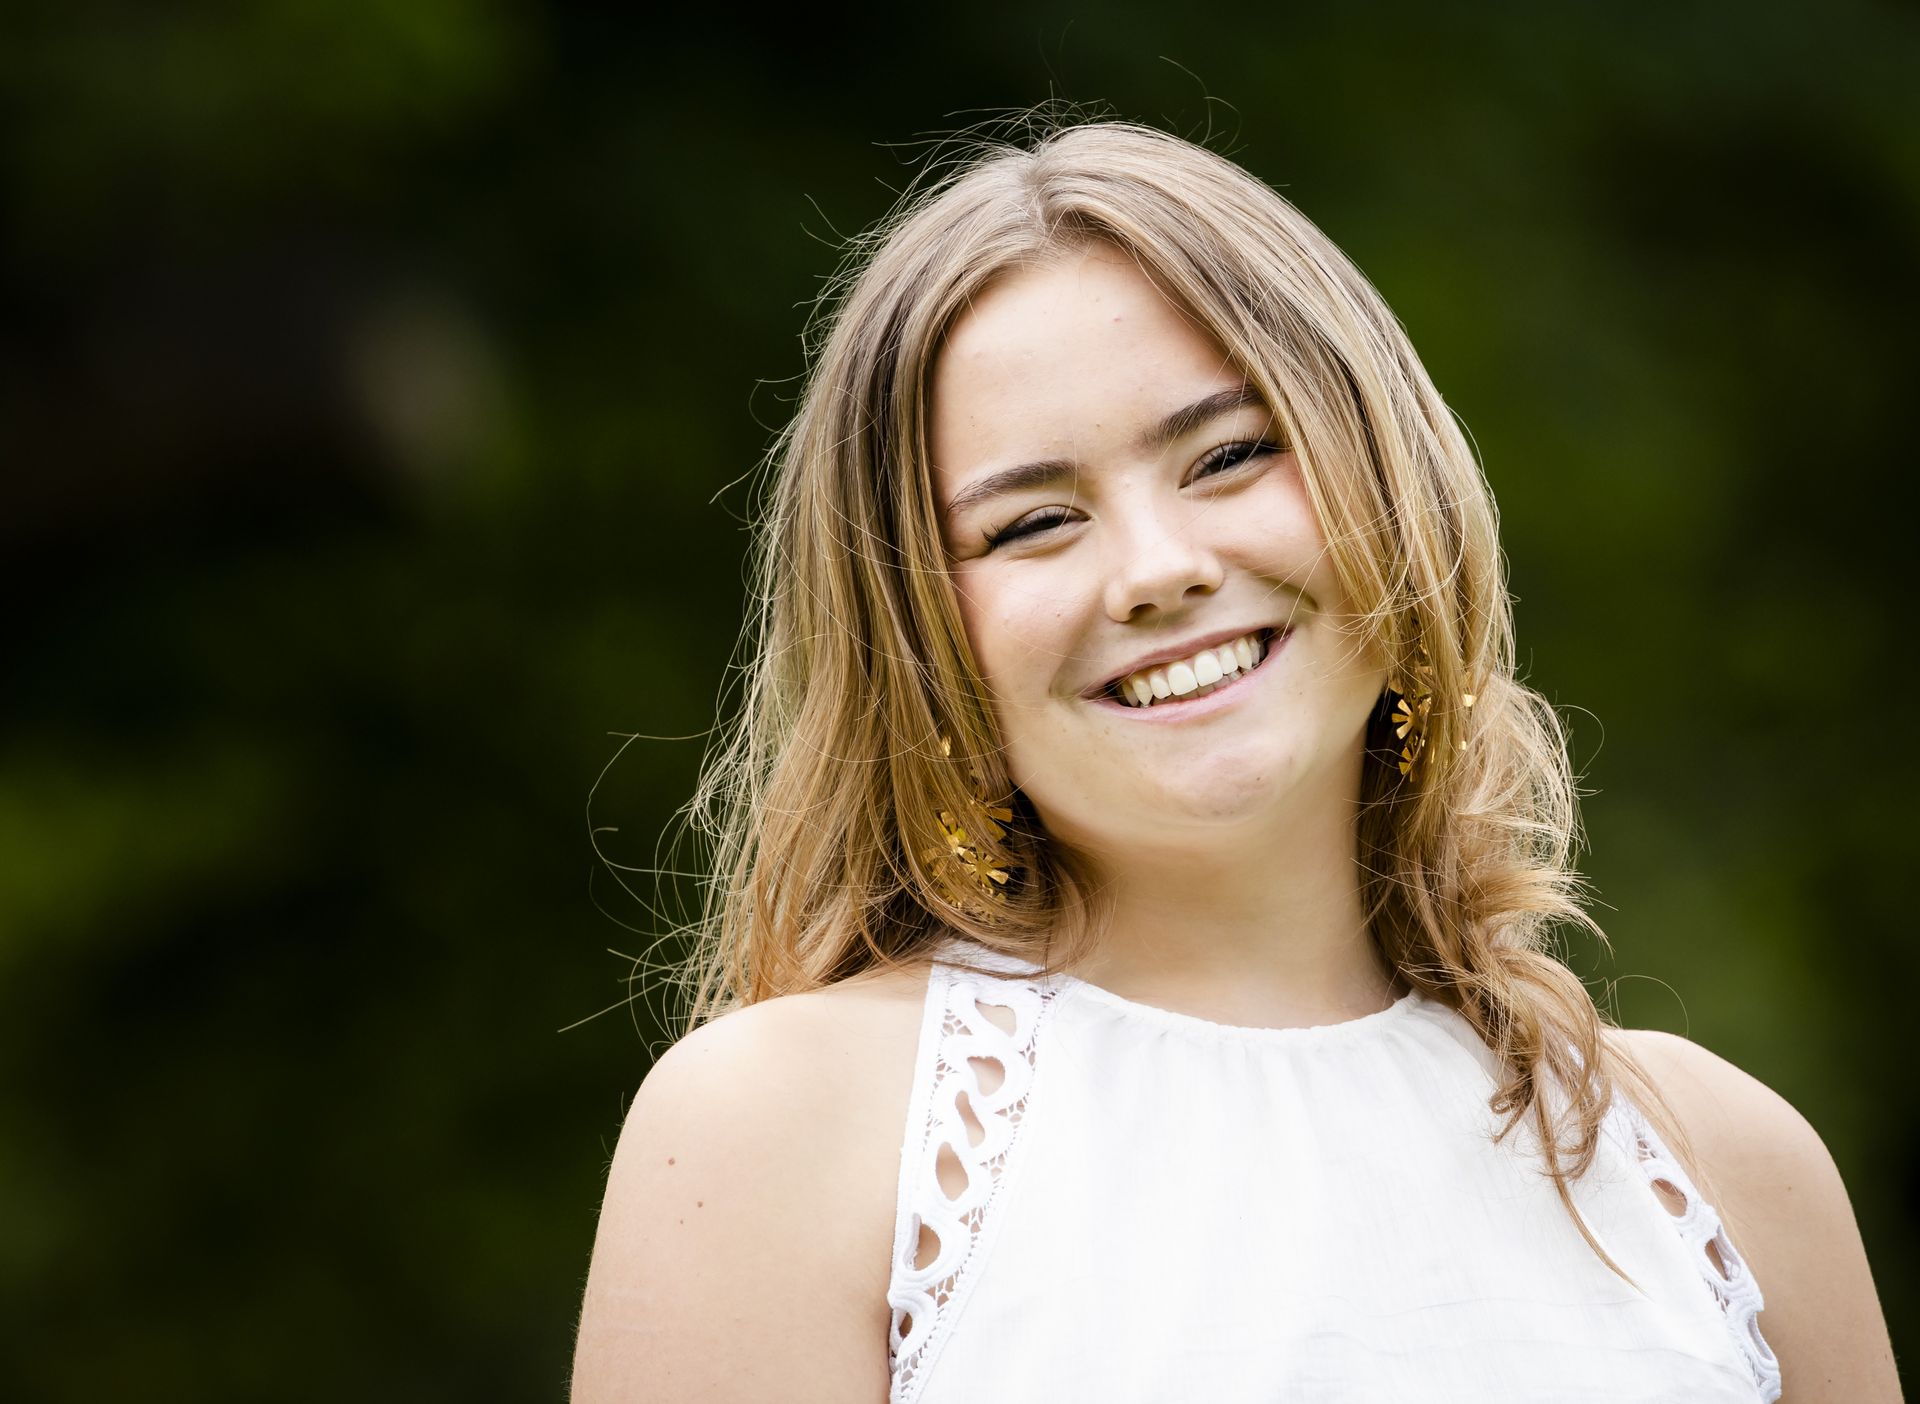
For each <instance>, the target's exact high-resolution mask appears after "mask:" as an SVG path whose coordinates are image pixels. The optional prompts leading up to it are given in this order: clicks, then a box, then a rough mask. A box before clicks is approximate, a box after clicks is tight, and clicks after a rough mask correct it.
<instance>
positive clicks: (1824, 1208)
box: [574, 123, 1897, 1404]
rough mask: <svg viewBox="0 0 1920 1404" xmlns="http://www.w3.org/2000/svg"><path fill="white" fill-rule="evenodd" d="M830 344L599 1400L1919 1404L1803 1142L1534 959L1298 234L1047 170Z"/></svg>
mask: <svg viewBox="0 0 1920 1404" xmlns="http://www.w3.org/2000/svg"><path fill="white" fill-rule="evenodd" d="M824 327H825V333H824V336H822V337H821V338H819V339H818V340H817V341H816V342H815V343H814V345H813V346H812V347H811V348H810V349H811V351H812V358H811V371H810V379H809V384H808V389H807V393H806V396H805V398H804V400H803V402H802V405H801V407H800V411H799V414H798V416H797V417H796V419H795V420H794V422H793V424H792V425H791V426H790V427H789V429H788V431H787V433H786V435H785V437H784V438H783V440H782V442H781V445H780V448H779V453H778V473H777V476H776V479H775V483H776V486H775V491H774V494H773V497H772V501H771V503H770V509H769V512H768V516H767V520H766V524H765V530H764V533H763V537H762V544H763V550H762V554H761V560H760V584H761V592H760V611H759V614H758V616H757V618H756V619H755V620H754V624H753V628H752V630H751V632H750V640H749V642H750V644H751V652H750V654H749V657H750V658H751V660H752V661H751V664H750V669H751V672H750V681H751V686H750V690H749V693H748V696H747V698H746V704H745V708H744V711H743V713H742V715H741V717H740V718H739V720H738V722H737V724H736V726H735V728H734V729H733V731H732V732H731V734H730V737H729V740H728V743H727V744H726V745H725V746H724V747H723V748H722V749H721V750H720V751H718V752H717V753H716V755H715V757H714V759H713V762H712V765H711V768H710V770H709V772H708V775H707V778H706V781H705V785H704V788H703V791H702V794H701V796H700V798H699V808H698V812H699V813H700V814H701V815H702V816H703V817H704V818H706V819H707V820H708V821H709V822H710V824H711V829H712V832H713V833H714V835H715V837H716V839H717V849H718V853H717V862H716V865H715V870H714V875H713V881H712V886H711V888H710V889H709V890H710V894H711V906H710V911H709V916H708V920H707V922H706V924H705V925H704V926H703V928H702V929H701V931H700V932H699V933H698V934H699V936H700V945H699V948H698V951H697V958H696V960H695V963H694V966H693V969H692V971H691V978H692V981H693V983H694V985H695V989H694V998H693V1000H692V1007H691V1009H690V1014H689V1023H690V1029H689V1032H688V1034H687V1036H686V1037H685V1038H683V1039H682V1040H681V1041H680V1042H679V1043H677V1044H676V1045H675V1046H674V1047H673V1048H672V1049H670V1050H669V1051H668V1052H667V1054H666V1055H665V1056H664V1057H663V1058H662V1059H661V1060H660V1061H659V1063H658V1064H657V1065H656V1066H655V1068H654V1070H653V1071H652V1073H651V1074H650V1075H649V1076H648V1078H647V1079H646V1081H645V1083H644V1084H643V1086H642V1087H641V1089H640V1093H639V1096H638V1097H637V1098H636V1100H635V1103H634V1106H633V1109H632V1111H631V1113H630V1115H629V1118H628V1122H627V1125H626V1128H625V1129H624V1131H623V1133H622V1136H621V1142H620V1147H619V1150H618V1151H617V1153H616V1155H615V1158H614V1163H613V1166H612V1171H611V1174H610V1178H609V1183H608V1190H607V1199H606V1205H605V1208H604V1210H603V1214H602V1219H601V1225H600V1232H599V1238H598V1242H597V1245H596V1248H595V1254H594V1261H593V1266H592V1271H591V1275H590V1278H589V1282H588V1289H587V1295H586V1301H585V1306H584V1309H583V1314H582V1320H581V1327H580V1339H579V1347H578V1357H577V1362H576V1371H575V1379H574V1395H575V1398H576V1400H580V1401H583V1404H584V1401H598V1400H613V1399H625V1398H633V1397H640V1396H644V1397H646V1398H649V1399H669V1398H671V1399H700V1400H723V1399H724V1400H734V1399H741V1400H744V1399H761V1398H770V1397H776V1396H777V1397H779V1398H781V1399H821V1400H829V1399H831V1400H846V1399H855V1398H870V1399H874V1400H878V1399H881V1398H890V1399H892V1400H895V1401H907V1400H918V1401H927V1402H928V1404H931V1401H980V1400H996V1401H1021V1400H1042V1399H1048V1400H1051V1399H1059V1398H1067V1399H1102V1400H1190V1399H1206V1400H1209V1401H1234V1400H1249V1401H1251V1400H1270V1399H1275V1398H1296V1397H1312V1398H1321V1397H1329V1398H1330V1397H1342V1398H1364V1399H1376V1398H1379V1399H1385V1398H1392V1399H1395V1400H1403V1401H1418V1400H1439V1399H1465V1398H1472V1399H1476V1400H1521V1399H1527V1400H1537V1399H1546V1398H1554V1399H1561V1398H1568V1399H1570V1398H1592V1399H1608V1400H1655V1399H1672V1398H1676V1397H1687V1398H1689V1399H1692V1400H1695V1401H1701V1404H1705V1401H1720V1400H1725V1401H1735V1400H1739V1401H1752V1400H1771V1399H1775V1398H1779V1397H1781V1395H1782V1390H1783V1386H1784V1387H1785V1389H1786V1392H1787V1393H1788V1394H1789V1395H1791V1396H1792V1397H1793V1398H1794V1400H1795V1401H1796V1404H1799V1401H1800V1400H1803V1399H1807V1398H1834V1399H1838V1398H1847V1399H1850V1400H1857V1399H1891V1398H1895V1397H1897V1385H1895V1384H1894V1382H1893V1380H1894V1377H1893V1373H1892V1363H1891V1357H1890V1352H1889V1351H1888V1349H1887V1346H1886V1332H1885V1327H1884V1325H1883V1324H1882V1322H1881V1318H1880V1313H1879V1307H1878V1303H1877V1300H1876V1299H1875V1296H1874V1292H1873V1286H1872V1282H1871V1278H1870V1276H1869V1274H1868V1273H1867V1270H1866V1262H1865V1257H1864V1253H1863V1251H1862V1250H1861V1247H1860V1243H1859V1234H1858V1231H1857V1229H1855V1228H1854V1227H1853V1221H1852V1217H1851V1212H1850V1210H1849V1209H1848V1206H1847V1200H1846V1194H1845V1191H1844V1188H1843V1187H1842V1186H1841V1184H1840V1181H1839V1177H1838V1175H1837V1173H1836V1172H1835V1171H1834V1170H1833V1166H1832V1161H1831V1159H1830V1158H1828V1157H1827V1156H1826V1153H1825V1150H1824V1147H1822V1146H1821V1144H1820V1141H1819V1138H1818V1136H1816V1135H1815V1134H1814V1133H1813V1131H1812V1129H1811V1128H1810V1127H1809V1126H1808V1125H1807V1124H1806V1122H1805V1121H1804V1120H1803V1119H1802V1118H1800V1117H1799V1115H1798V1113H1796V1112H1795V1111H1794V1110H1793V1109H1792V1108H1791V1107H1790V1106H1788V1105H1787V1104H1786V1103H1785V1102H1783V1101H1781V1100H1780V1099H1779V1098H1778V1097H1776V1096H1775V1095H1774V1094H1773V1093H1771V1092H1770V1091H1768V1090H1767V1089H1765V1088H1764V1087H1762V1086H1761V1085H1760V1084H1758V1083H1756V1082H1754V1081H1753V1079H1751V1078H1749V1077H1747V1076H1746V1075H1745V1074H1744V1073H1741V1072H1740V1071H1739V1070H1738V1069H1735V1068H1733V1067H1731V1066H1730V1065H1728V1064H1725V1063H1723V1062H1721V1061H1720V1060H1718V1059H1716V1058H1714V1057H1713V1055H1712V1054H1710V1053H1707V1052H1706V1051H1705V1050H1703V1049H1698V1048H1696V1047H1694V1046H1693V1045H1691V1044H1687V1043H1685V1041H1684V1040H1667V1039H1662V1038H1661V1037H1659V1036H1657V1035H1647V1034H1638V1033H1631V1032H1629V1031H1624V1030H1618V1029H1612V1028H1608V1027H1607V1026H1606V1025H1605V1024H1604V1023H1603V1021H1602V1019H1601V1017H1600V1014H1599V1011H1598V1010H1597V1009H1596V1008H1595V1006H1594V1004H1593V1001H1592V999H1591V997H1590V996H1589V994H1588V992H1587V990H1586V988H1585V986H1584V985H1583V984H1582V983H1581V981H1580V980H1579V978H1578V977H1577V976H1576V975H1574V974H1573V973H1572V972H1571V971H1570V970H1568V969H1567V968H1566V967H1565V966H1564V965H1563V964H1561V963H1560V962H1559V961H1558V960H1556V959H1555V958H1554V957H1553V956H1552V954H1551V953H1550V952H1549V951H1548V949H1547V942H1548V939H1549V937H1550V935H1551V934H1552V933H1553V931H1554V929H1555V928H1556V927H1557V926H1565V925H1572V926H1576V927H1584V928H1586V929H1588V930H1590V931H1593V932H1595V933H1596V934H1597V933H1598V928H1597V927H1595V926H1594V924H1593V922H1592V921H1591V919H1590V918H1589V917H1588V915H1587V914H1586V912H1585V911H1584V909H1583V907H1582V905H1581V904H1580V901H1579V900H1578V898H1579V891H1580V881H1579V878H1578V877H1577V875H1576V874H1575V873H1574V872H1573V870H1572V869H1571V867H1570V854H1571V849H1572V843H1573V835H1574V829H1575V809H1574V798H1573V787H1572V781H1571V777H1570V775H1569V767H1568V762H1567V756H1566V748H1565V744H1564V737H1563V735H1562V733H1561V730H1560V726H1559V721H1558V718H1557V717H1556V715H1555V713H1554V711H1553V709H1552V708H1551V707H1550V706H1549V705H1548V704H1547V703H1546V702H1545V700H1544V699H1542V698H1541V697H1540V696H1539V695H1538V694H1537V693H1534V692H1533V691H1531V690H1530V689H1528V688H1527V687H1526V686H1524V685H1523V684H1522V683H1521V682H1520V681H1519V680H1518V679H1517V678H1516V677H1515V673H1514V665H1513V654H1514V648H1513V635H1512V619H1511V613H1510V610H1509V605H1508V599H1507V595H1506V590H1505V584H1504V579H1503V575H1502V567H1501V557H1500V552H1499V543H1498V539H1497V535H1496V532H1495V526H1494V523H1495V514H1494V508H1493V502H1492V499H1491V497H1490V495H1489V493H1488V490H1487V486H1486V483H1485V480H1484V479H1483V477H1482V476H1481V474H1480V471H1479V467H1478V464H1477V463H1476V462H1475V460H1474V458H1473V456H1472V454H1471V453H1470V451H1469V449H1468V447H1467V445H1466V442H1465V439H1464V436H1463V435H1462V434H1461V432H1460V430H1459V428H1458V427H1457V425H1456V424H1455V423H1454V420H1453V418H1452V416H1451V415H1450V413H1449V412H1448V411H1447V409H1446V406H1445V404H1444V403H1443V401H1442V400H1441V398H1440V396H1439V394H1438V392H1437V391H1436V390H1435V389H1434V387H1433V385H1432V383H1431V382H1430V380H1429V379H1428V377H1427V375H1426V373H1425V371H1424V370H1423V369H1422V368H1421V365H1420V362H1419V360H1418V358H1417V357H1416V356H1415V354H1414V352H1413V350H1412V348H1411V347H1410V346H1409V345H1408V343H1407V340H1406V337H1405V335H1404V333H1403V332H1402V330H1401V329H1400V327H1399V324H1398V323H1397V322H1396V321H1395V319H1394V317H1393V315H1392V313H1391V312H1390V311H1389V310H1388V309H1387V307H1386V306H1385V304H1384V303H1383V302H1382V301H1381V299H1380V297H1379V295H1378V294H1377V293H1376V292H1375V291H1374V290H1373V288H1372V287H1371V286H1370V285H1369V284H1368V283H1367V282H1366V280H1365V279H1364V278H1363V277H1362V276H1361V274H1360V273H1359V272H1358V270H1356V269H1355V268H1354V267H1353V266H1352V264H1351V263H1349V262H1348V261H1347V259H1346V258H1345V257H1344V256H1343V255H1342V254H1341V253H1340V252H1339V250H1338V249H1336V248H1335V247H1334V246H1333V245H1332V244H1331V243H1330V242H1329V241H1328V240H1327V239H1326V238H1325V236H1324V235H1322V234H1321V233H1320V232H1319V231H1318V230H1317V229H1315V228H1314V227H1313V225H1311V224H1310V223H1309V222H1308V221H1307V220H1306V219H1304V218H1303V217H1302V216H1301V215H1300V214H1299V212H1298V211H1296V210H1295V209H1294V208H1293V207H1292V206H1291V205H1289V204H1287V202H1286V201H1284V200H1283V199H1281V198H1280V197H1279V196H1278V195H1276V194H1275V193H1274V192H1273V191H1272V190H1270V189H1268V188H1267V187H1266V186H1264V185H1262V184H1261V183H1260V182H1258V181H1257V180H1255V179H1254V178H1253V177H1252V176H1250V175H1249V174H1247V173H1246V172H1245V171H1243V170H1241V169H1240V168H1239V167H1237V166H1235V165H1233V164H1232V163H1230V162H1228V161H1226V160H1225V159H1223V158H1221V157H1219V156H1217V155H1215V154H1213V153H1211V152H1208V151H1206V150H1205V149H1203V148H1201V147H1198V146H1195V145H1192V144H1190V143H1187V142H1184V141H1180V140H1178V139H1176V138H1173V137H1170V136H1167V135H1164V134H1162V133H1159V132H1156V131H1153V130H1151V129H1147V128H1143V127H1137V126H1132V125H1128V124H1122V123H1087V124H1081V125H1074V126H1068V127H1064V128H1060V129H1058V130H1054V131H1052V132H1050V133H1048V134H1047V135H1045V136H1044V137H1043V138H1042V139H1040V140H1038V141H1036V142H1034V143H1033V144H1032V145H1030V146H1009V145H1002V144H997V143H993V142H983V143H982V144H981V147H980V149H979V151H978V152H977V154H976V155H975V156H974V157H973V159H971V160H969V161H967V162H965V163H963V164H961V165H960V166H959V167H957V168H954V169H951V170H949V171H948V172H947V173H946V174H945V175H944V176H943V177H942V178H940V179H939V180H937V181H935V182H933V183H932V184H931V185H929V186H928V187H927V188H926V189H924V190H918V191H915V192H911V193H910V194H909V196H908V197H907V199H906V200H905V201H904V202H903V204H902V206H901V208H900V209H899V210H898V211H897V212H896V214H895V215H894V216H893V217H892V218H891V219H890V220H888V221H887V222H886V223H885V224H884V225H883V226H882V227H881V228H880V229H879V230H878V231H876V233H875V235H874V236H873V238H872V239H870V240H868V241H865V242H864V243H863V245H862V252H861V255H860V257H859V258H858V259H857V260H856V261H855V263H854V264H853V265H852V266H851V268H850V269H849V271H848V273H847V276H846V277H845V278H844V279H843V280H842V282H841V284H840V287H839V295H838V296H837V298H836V299H835V300H833V301H832V302H831V304H830V305H829V309H828V315H827V318H826V321H825V324H824ZM1729 1108H1736V1109H1737V1110H1738V1115H1737V1116H1733V1117H1729V1116H1728V1114H1727V1110H1728V1109H1729ZM1736 1237H1737V1239H1738V1243H1737V1246H1736ZM1762 1281H1764V1282H1765V1283H1766V1284H1767V1295H1766V1296H1765V1297H1764V1298H1763V1296H1762V1293H1761V1287H1760V1284H1761V1282H1762ZM1763 1307H1764V1308H1766V1310H1765V1311H1764V1314H1763V1311H1762V1308H1763ZM1763 1328H1764V1329H1763ZM1776 1347H1778V1351H1779V1353H1778V1354H1776Z"/></svg>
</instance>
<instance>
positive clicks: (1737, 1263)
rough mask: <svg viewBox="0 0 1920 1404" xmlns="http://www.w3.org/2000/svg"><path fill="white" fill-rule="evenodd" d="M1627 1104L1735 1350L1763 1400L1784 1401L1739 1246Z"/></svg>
mask: <svg viewBox="0 0 1920 1404" xmlns="http://www.w3.org/2000/svg"><path fill="white" fill-rule="evenodd" d="M1623 1105H1624V1106H1625V1111H1626V1119H1627V1123H1628V1125H1629V1127H1630V1128H1631V1130H1632V1134H1633V1145H1634V1148H1635V1151H1636V1152H1637V1156H1638V1160H1639V1165H1640V1171H1641V1173H1642V1174H1643V1175H1645V1176H1646V1179H1647V1184H1648V1185H1649V1187H1651V1188H1652V1190H1653V1191H1654V1194H1655V1195H1656V1196H1657V1197H1658V1198H1659V1201H1660V1204H1661V1207H1662V1208H1664V1209H1665V1210H1666V1211H1667V1213H1668V1215H1669V1216H1671V1218H1672V1220H1673V1226H1674V1228H1675V1229H1677V1230H1678V1231H1679V1234H1680V1238H1681V1241H1682V1242H1684V1243H1685V1244H1686V1245H1687V1249H1688V1251H1689V1253H1690V1255H1691V1256H1692V1257H1693V1259H1694V1265H1695V1266H1696V1267H1697V1268H1698V1269H1699V1270H1700V1276H1701V1278H1702V1279H1703V1280H1704V1281H1705V1282H1706V1284H1707V1286H1708V1287H1710V1288H1712V1289H1713V1295H1714V1298H1715V1299H1716V1300H1717V1301H1718V1302H1719V1303H1720V1310H1721V1312H1722V1314H1723V1315H1724V1316H1725V1318H1726V1323H1727V1331H1728V1333H1729V1334H1730V1335H1731V1336H1732V1337H1733V1345H1734V1349H1735V1350H1736V1351H1737V1352H1738V1353H1739V1355H1740V1358H1741V1359H1742V1360H1744V1361H1745V1362H1746V1364H1747V1368H1748V1369H1749V1370H1750V1371H1751V1372H1752V1374H1753V1382H1754V1384H1755V1386H1756V1387H1758V1389H1759V1391H1760V1398H1761V1400H1762V1401H1764V1404H1772V1402H1773V1401H1774V1400H1776V1399H1778V1398H1779V1397H1780V1362H1779V1360H1777V1359H1776V1358H1775V1357H1774V1354H1773V1348H1772V1347H1771V1346H1769V1345H1768V1344H1767V1342H1766V1338H1765V1337H1764V1336H1762V1335H1761V1334H1760V1323H1759V1321H1758V1320H1757V1318H1758V1316H1759V1315H1760V1311H1761V1309H1762V1308H1763V1307H1765V1306H1766V1301H1765V1299H1764V1298H1762V1297H1761V1295H1760V1284H1759V1283H1758V1282H1757V1281H1756V1280H1755V1279H1754V1276H1753V1273H1752V1271H1751V1270H1750V1269H1749V1268H1748V1267H1747V1263H1746V1260H1745V1259H1744V1258H1742V1257H1741V1256H1740V1252H1739V1250H1738V1249H1736V1248H1735V1247H1734V1246H1733V1240H1732V1239H1731V1238H1729V1237H1727V1231H1726V1229H1725V1227H1724V1226H1723V1225H1722V1224H1721V1222H1720V1215H1719V1214H1718V1213H1717V1212H1716V1211H1715V1210H1714V1207H1713V1206H1712V1205H1711V1204H1709V1203H1707V1201H1706V1198H1705V1197H1704V1196H1703V1195H1702V1194H1701V1193H1700V1191H1699V1190H1698V1189H1697V1188H1695V1186H1694V1183H1693V1181H1692V1179H1690V1178H1689V1177H1688V1175H1687V1172H1686V1171H1685V1170H1684V1169H1683V1168H1682V1167H1681V1165H1680V1161H1679V1159H1678V1158H1677V1157H1676V1156H1675V1155H1674V1154H1673V1152H1672V1151H1671V1150H1669V1149H1668V1148H1667V1144H1666V1142H1665V1141H1663V1140H1662V1139H1661V1138H1660V1134H1659V1132H1657V1131H1655V1130H1654V1129H1653V1125H1652V1123H1651V1122H1649V1121H1648V1120H1647V1118H1646V1116H1645V1114H1644V1113H1642V1112H1641V1111H1640V1109H1639V1108H1638V1107H1635V1106H1633V1105H1631V1104H1630V1103H1623Z"/></svg>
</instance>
